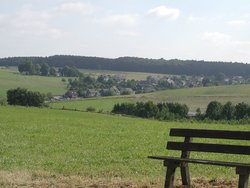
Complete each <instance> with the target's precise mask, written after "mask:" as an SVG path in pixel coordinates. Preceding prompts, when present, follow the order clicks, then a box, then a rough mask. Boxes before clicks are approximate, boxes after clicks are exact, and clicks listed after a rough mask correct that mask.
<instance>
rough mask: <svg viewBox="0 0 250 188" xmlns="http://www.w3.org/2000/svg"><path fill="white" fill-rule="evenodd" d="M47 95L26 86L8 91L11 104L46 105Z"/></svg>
mask: <svg viewBox="0 0 250 188" xmlns="http://www.w3.org/2000/svg"><path fill="white" fill-rule="evenodd" d="M44 101H45V96H44V95H43V94H41V93H39V92H33V91H28V90H27V89H24V88H17V89H10V90H8V91H7V102H8V104H9V105H21V106H36V107H40V106H43V105H44Z"/></svg>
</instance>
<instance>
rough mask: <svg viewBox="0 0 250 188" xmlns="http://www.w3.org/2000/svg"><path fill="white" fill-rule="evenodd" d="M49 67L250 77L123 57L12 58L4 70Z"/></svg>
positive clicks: (212, 64) (210, 65)
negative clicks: (24, 65) (27, 64)
mask: <svg viewBox="0 0 250 188" xmlns="http://www.w3.org/2000/svg"><path fill="white" fill-rule="evenodd" d="M27 61H29V62H32V63H34V64H43V63H46V64H48V65H49V66H51V67H64V66H70V67H73V66H74V67H76V68H82V69H97V70H114V71H128V72H150V73H163V74H175V75H204V76H211V75H216V74H219V73H224V74H225V75H227V76H244V77H248V76H249V75H250V65H249V64H244V63H237V62H219V61H197V60H178V59H171V60H165V59H163V58H161V59H148V58H138V57H119V58H115V59H110V58H100V57H87V56H70V55H55V56H49V57H9V58H1V59H0V66H18V65H19V64H20V63H25V62H27Z"/></svg>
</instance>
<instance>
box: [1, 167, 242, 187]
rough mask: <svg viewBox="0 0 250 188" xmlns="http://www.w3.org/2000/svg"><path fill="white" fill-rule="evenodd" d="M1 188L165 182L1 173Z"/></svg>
mask: <svg viewBox="0 0 250 188" xmlns="http://www.w3.org/2000/svg"><path fill="white" fill-rule="evenodd" d="M192 184H193V186H192V187H193V188H233V187H237V181H223V180H207V179H203V178H196V179H192ZM176 185H177V186H176V188H184V186H181V181H180V179H177V180H176ZM0 187H1V188H19V187H21V188H158V187H163V182H160V181H158V182H150V181H147V180H141V181H139V180H138V182H134V181H132V180H124V179H121V178H110V179H100V178H98V179H95V178H85V177H81V176H62V175H55V174H48V173H46V172H33V173H30V172H21V171H20V172H6V171H0Z"/></svg>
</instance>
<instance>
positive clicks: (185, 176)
mask: <svg viewBox="0 0 250 188" xmlns="http://www.w3.org/2000/svg"><path fill="white" fill-rule="evenodd" d="M181 180H182V185H186V187H187V188H190V187H191V180H190V174H189V167H188V164H187V163H182V164H181Z"/></svg>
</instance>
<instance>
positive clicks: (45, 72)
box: [40, 63, 49, 76]
mask: <svg viewBox="0 0 250 188" xmlns="http://www.w3.org/2000/svg"><path fill="white" fill-rule="evenodd" d="M40 71H41V75H42V76H48V75H49V65H48V64H47V63H43V64H42V65H41V69H40Z"/></svg>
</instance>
